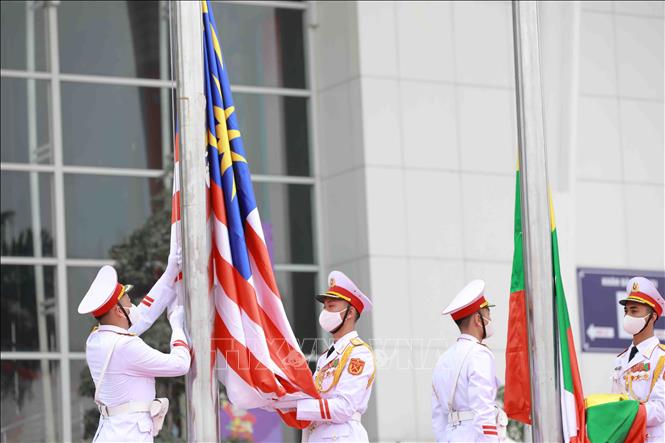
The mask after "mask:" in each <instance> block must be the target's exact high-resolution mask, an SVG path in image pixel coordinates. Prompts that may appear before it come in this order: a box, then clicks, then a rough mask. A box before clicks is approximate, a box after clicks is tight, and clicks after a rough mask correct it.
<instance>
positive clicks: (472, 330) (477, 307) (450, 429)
mask: <svg viewBox="0 0 665 443" xmlns="http://www.w3.org/2000/svg"><path fill="white" fill-rule="evenodd" d="M484 289H485V282H483V281H482V280H474V281H472V282H471V283H469V284H468V285H467V286H466V287H465V288H464V289H462V291H461V292H460V293H459V294H457V296H456V297H455V298H454V299H453V301H452V302H451V303H450V304H449V305H448V307H446V308H445V309H444V310H443V312H442V314H443V315H448V314H450V315H451V316H452V318H453V320H455V323H457V326H458V327H459V329H460V332H461V335H460V336H459V337H458V338H457V341H456V342H455V344H454V345H453V346H452V347H451V348H450V349H448V350H447V351H446V352H445V353H444V354H443V355H442V356H441V357H440V358H439V361H438V362H437V364H436V367H435V368H434V374H433V375H432V391H433V392H432V428H433V430H434V435H435V437H436V441H437V442H472V441H501V440H504V439H505V426H506V424H507V418H506V415H505V413H504V412H503V411H502V410H500V409H499V408H498V407H497V405H496V401H495V400H496V393H497V389H498V385H499V381H498V380H497V378H496V368H495V365H494V355H493V354H492V351H490V350H489V349H488V348H487V346H485V345H484V344H483V343H482V341H483V340H484V339H485V338H487V337H490V336H491V335H492V333H493V328H492V319H491V317H490V309H489V308H490V307H493V305H490V304H489V303H488V302H487V300H486V299H485V296H484V295H483V291H484Z"/></svg>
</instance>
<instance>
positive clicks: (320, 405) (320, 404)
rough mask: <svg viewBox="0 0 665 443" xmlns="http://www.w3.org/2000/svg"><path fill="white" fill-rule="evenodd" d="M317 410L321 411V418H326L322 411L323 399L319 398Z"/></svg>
mask: <svg viewBox="0 0 665 443" xmlns="http://www.w3.org/2000/svg"><path fill="white" fill-rule="evenodd" d="M319 411H320V412H321V418H322V419H323V420H325V419H326V414H325V412H323V400H321V399H319Z"/></svg>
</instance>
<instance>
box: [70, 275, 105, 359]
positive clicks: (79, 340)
mask: <svg viewBox="0 0 665 443" xmlns="http://www.w3.org/2000/svg"><path fill="white" fill-rule="evenodd" d="M97 271H99V267H96V266H95V267H88V266H86V267H68V268H67V306H68V313H67V317H68V319H69V322H68V323H69V350H70V351H72V352H85V341H86V340H87V339H88V335H90V331H92V328H93V327H94V326H95V325H97V323H98V322H97V320H95V319H94V318H93V317H92V315H81V314H79V313H78V310H77V309H78V305H79V303H81V299H82V298H83V296H84V295H85V293H86V292H88V289H89V288H90V284H91V283H92V281H93V280H94V279H95V276H96V275H97Z"/></svg>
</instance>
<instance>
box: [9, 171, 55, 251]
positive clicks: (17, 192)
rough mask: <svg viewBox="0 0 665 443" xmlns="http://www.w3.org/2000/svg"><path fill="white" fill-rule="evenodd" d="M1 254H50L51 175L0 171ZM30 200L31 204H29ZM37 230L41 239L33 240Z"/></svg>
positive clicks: (51, 223) (51, 229)
mask: <svg viewBox="0 0 665 443" xmlns="http://www.w3.org/2000/svg"><path fill="white" fill-rule="evenodd" d="M0 183H1V186H0V195H2V202H1V203H0V207H1V208H2V211H1V215H0V225H1V228H2V229H1V230H2V244H1V246H0V249H1V254H2V255H3V256H8V255H11V256H37V257H38V256H40V255H41V256H53V254H54V251H55V248H54V243H55V239H54V235H55V233H54V229H55V228H54V226H55V222H54V220H53V212H52V211H53V210H52V204H53V175H52V174H50V173H37V172H13V171H2V173H0ZM33 201H34V204H33ZM36 233H39V235H38V238H41V242H37V243H34V242H33V238H34V237H36V236H37V235H35V234H36Z"/></svg>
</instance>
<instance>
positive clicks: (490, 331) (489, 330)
mask: <svg viewBox="0 0 665 443" xmlns="http://www.w3.org/2000/svg"><path fill="white" fill-rule="evenodd" d="M481 318H482V319H483V320H484V321H485V338H490V337H491V336H492V335H494V325H493V324H492V320H488V319H486V318H485V317H482V316H481Z"/></svg>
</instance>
